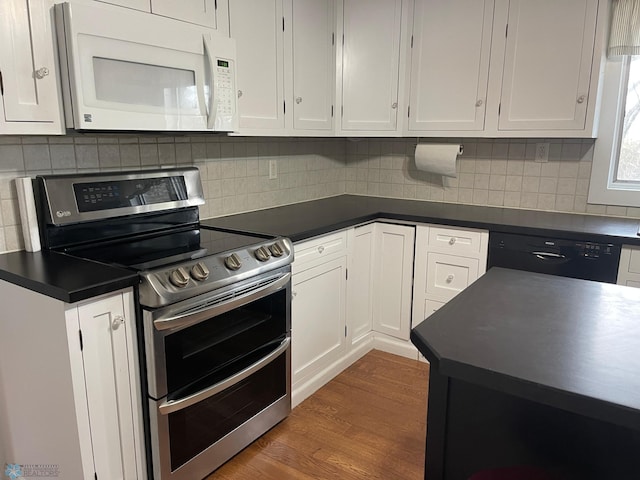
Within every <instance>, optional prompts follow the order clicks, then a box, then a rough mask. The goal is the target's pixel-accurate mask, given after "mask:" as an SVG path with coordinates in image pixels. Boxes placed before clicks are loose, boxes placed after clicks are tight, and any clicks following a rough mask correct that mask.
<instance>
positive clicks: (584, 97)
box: [578, 95, 587, 103]
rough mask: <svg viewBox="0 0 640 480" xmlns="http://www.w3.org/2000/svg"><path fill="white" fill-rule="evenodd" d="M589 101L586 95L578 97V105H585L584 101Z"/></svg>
mask: <svg viewBox="0 0 640 480" xmlns="http://www.w3.org/2000/svg"><path fill="white" fill-rule="evenodd" d="M586 99H587V96H586V95H580V96H579V97H578V103H584V101H585V100H586Z"/></svg>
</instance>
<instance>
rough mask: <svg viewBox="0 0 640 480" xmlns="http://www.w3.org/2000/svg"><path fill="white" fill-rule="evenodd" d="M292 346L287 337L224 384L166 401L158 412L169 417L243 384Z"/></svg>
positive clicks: (220, 383)
mask: <svg viewBox="0 0 640 480" xmlns="http://www.w3.org/2000/svg"><path fill="white" fill-rule="evenodd" d="M290 344H291V337H287V338H285V339H284V340H283V341H282V342H281V343H280V345H279V346H278V347H277V348H276V349H275V350H274V351H273V352H271V353H270V354H269V355H267V356H266V357H262V358H261V359H260V360H258V361H257V362H256V363H254V364H253V365H250V366H248V367H247V368H245V369H244V370H240V371H239V372H238V373H236V374H235V375H233V376H231V377H229V378H227V379H226V380H223V381H222V382H218V383H216V384H215V385H211V386H210V387H208V388H205V389H204V390H201V391H199V392H197V393H194V394H192V395H189V396H188V397H184V398H181V399H180V400H175V401H174V400H169V401H164V402H162V404H160V406H159V407H158V411H159V412H160V413H161V414H162V415H168V414H170V413H174V412H177V411H179V410H183V409H185V408H187V407H190V406H192V405H195V404H196V403H198V402H201V401H202V400H205V399H207V398H209V397H211V396H213V395H215V394H216V393H220V392H222V391H223V390H226V389H227V388H229V387H231V386H233V385H235V384H236V383H238V382H241V381H242V380H244V379H245V378H247V377H248V376H249V375H252V374H254V373H255V372H257V371H258V370H260V369H261V368H263V367H265V366H266V365H269V364H270V363H271V362H273V361H274V360H275V359H276V358H278V357H279V356H280V355H281V354H282V353H283V352H285V351H286V350H287V348H289V345H290Z"/></svg>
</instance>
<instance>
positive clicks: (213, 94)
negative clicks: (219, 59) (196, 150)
mask: <svg viewBox="0 0 640 480" xmlns="http://www.w3.org/2000/svg"><path fill="white" fill-rule="evenodd" d="M202 40H203V41H204V53H205V55H206V56H207V61H208V63H209V74H210V78H211V86H210V88H209V105H208V107H209V112H208V115H207V129H208V130H213V127H214V125H215V121H216V114H217V112H218V92H217V89H216V79H215V75H216V68H215V66H214V60H215V59H214V58H213V51H212V50H211V37H210V36H209V35H207V34H204V35H202Z"/></svg>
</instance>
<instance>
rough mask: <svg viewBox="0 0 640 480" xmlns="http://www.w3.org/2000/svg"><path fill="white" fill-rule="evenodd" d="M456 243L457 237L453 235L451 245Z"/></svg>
mask: <svg viewBox="0 0 640 480" xmlns="http://www.w3.org/2000/svg"><path fill="white" fill-rule="evenodd" d="M454 243H456V237H451V238H450V239H449V245H453V244H454Z"/></svg>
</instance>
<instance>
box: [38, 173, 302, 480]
mask: <svg viewBox="0 0 640 480" xmlns="http://www.w3.org/2000/svg"><path fill="white" fill-rule="evenodd" d="M37 184H38V188H37V189H36V191H37V192H38V205H39V217H40V219H41V231H42V236H43V245H44V246H45V248H49V249H55V250H58V251H62V252H66V253H67V254H70V255H74V256H78V257H81V258H87V259H91V260H94V261H99V262H103V263H107V264H114V265H120V266H126V267H128V268H131V269H134V270H136V271H137V272H138V273H139V276H140V285H139V288H138V290H137V299H138V319H137V320H138V328H139V330H138V331H143V332H144V338H143V339H142V338H141V339H140V342H139V346H140V350H141V352H144V354H142V355H143V358H142V359H141V361H142V364H143V366H144V367H145V368H143V369H142V370H144V371H146V380H145V381H144V382H143V383H144V385H143V387H144V388H143V390H144V391H145V392H146V398H147V403H146V404H145V405H144V406H143V408H144V409H145V411H146V415H147V418H148V419H149V420H148V422H147V436H148V441H149V449H148V450H150V452H148V453H150V455H148V457H149V458H152V468H150V475H151V476H153V477H154V478H156V479H157V480H166V479H177V480H182V479H190V480H192V479H198V478H203V477H205V476H206V475H207V474H209V473H210V472H211V471H213V470H214V469H216V468H217V467H218V466H220V465H221V464H222V463H224V462H225V461H226V460H227V459H229V458H230V457H231V456H233V455H235V454H236V453H237V452H239V451H240V450H241V449H242V448H244V447H246V446H247V445H248V444H250V443H251V442H252V441H253V440H255V439H256V438H258V437H259V436H260V435H262V434H263V433H264V432H265V431H266V430H268V429H269V428H271V427H272V426H274V425H275V424H276V423H278V422H279V421H281V420H282V419H283V418H285V417H286V416H287V415H288V413H289V412H290V411H291V379H290V376H291V374H290V371H291V353H290V352H291V348H290V342H291V335H290V332H291V307H290V304H291V273H290V263H291V261H292V259H293V247H292V244H291V242H290V240H289V239H287V238H265V237H261V236H254V235H246V234H237V233H232V232H226V231H221V230H213V229H207V228H206V227H204V226H201V225H200V224H199V222H198V207H197V205H198V204H201V203H202V202H203V198H202V188H201V185H200V179H199V175H198V170H197V169H195V168H186V169H170V170H151V171H143V172H128V173H119V174H91V175H62V176H41V177H38V178H37Z"/></svg>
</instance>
